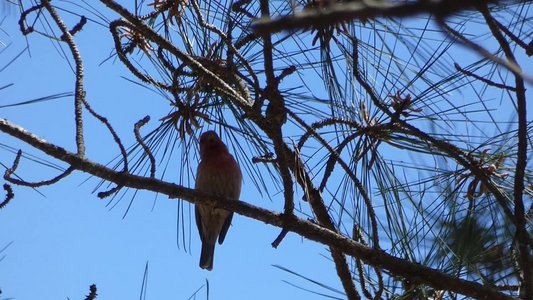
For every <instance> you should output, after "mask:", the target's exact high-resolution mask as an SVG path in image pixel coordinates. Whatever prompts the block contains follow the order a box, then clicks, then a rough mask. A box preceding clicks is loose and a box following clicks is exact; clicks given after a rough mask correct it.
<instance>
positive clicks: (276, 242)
mask: <svg viewBox="0 0 533 300" xmlns="http://www.w3.org/2000/svg"><path fill="white" fill-rule="evenodd" d="M287 233H289V230H288V229H287V228H282V229H281V232H280V233H279V235H278V237H277V238H276V239H275V240H274V241H273V242H272V244H271V245H272V247H273V248H274V249H277V248H278V246H279V244H280V243H281V241H282V240H283V239H284V238H285V236H286V235H287Z"/></svg>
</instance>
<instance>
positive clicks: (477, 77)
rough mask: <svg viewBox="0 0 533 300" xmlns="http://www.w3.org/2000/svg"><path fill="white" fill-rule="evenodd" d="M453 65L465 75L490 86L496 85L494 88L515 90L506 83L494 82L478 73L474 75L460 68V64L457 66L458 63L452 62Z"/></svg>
mask: <svg viewBox="0 0 533 300" xmlns="http://www.w3.org/2000/svg"><path fill="white" fill-rule="evenodd" d="M453 65H454V66H455V69H456V70H457V71H459V72H461V73H463V74H465V75H466V76H470V77H473V78H474V79H476V80H479V81H481V82H484V83H486V84H487V85H490V86H493V87H496V88H499V89H506V90H509V91H513V92H515V91H516V88H515V87H512V86H508V85H505V84H502V83H497V82H494V81H492V80H489V79H486V78H483V77H481V76H479V75H476V74H474V73H473V72H470V71H467V70H465V69H463V68H461V66H459V64H458V63H454V64H453Z"/></svg>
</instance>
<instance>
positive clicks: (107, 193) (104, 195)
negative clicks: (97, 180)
mask: <svg viewBox="0 0 533 300" xmlns="http://www.w3.org/2000/svg"><path fill="white" fill-rule="evenodd" d="M123 187H124V186H123V185H117V186H115V187H113V188H111V189H110V190H107V191H105V192H99V193H98V194H97V196H98V198H100V199H104V198H107V197H109V196H111V195H113V194H114V193H116V192H118V191H120V189H121V188H123Z"/></svg>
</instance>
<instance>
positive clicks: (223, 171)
mask: <svg viewBox="0 0 533 300" xmlns="http://www.w3.org/2000/svg"><path fill="white" fill-rule="evenodd" d="M200 159H201V161H200V164H199V165H198V172H197V174H196V190H198V191H202V192H204V193H208V194H214V195H220V196H225V197H227V198H230V199H232V200H233V199H234V200H238V199H239V195H240V194H241V185H242V174H241V169H240V168H239V165H238V164H237V162H236V161H235V158H233V156H232V155H231V154H230V153H229V151H228V147H226V145H225V144H224V143H223V142H222V140H221V139H220V138H219V137H218V135H217V134H216V133H215V132H214V131H206V132H204V133H203V134H202V135H201V136H200ZM195 214H196V226H198V232H199V233H200V239H201V240H202V254H201V255H200V268H202V269H207V270H212V269H213V255H214V253H215V242H216V240H217V238H218V243H219V244H222V242H224V238H225V237H226V233H227V232H228V229H229V226H230V224H231V219H232V217H233V212H229V211H227V210H223V209H218V208H213V207H210V206H206V205H201V204H196V209H195Z"/></svg>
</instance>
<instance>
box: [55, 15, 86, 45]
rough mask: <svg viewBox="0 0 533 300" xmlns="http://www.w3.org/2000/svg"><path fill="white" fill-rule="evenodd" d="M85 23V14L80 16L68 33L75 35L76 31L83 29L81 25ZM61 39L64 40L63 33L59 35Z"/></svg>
mask: <svg viewBox="0 0 533 300" xmlns="http://www.w3.org/2000/svg"><path fill="white" fill-rule="evenodd" d="M85 24H87V18H86V17H85V16H81V18H80V21H79V22H78V24H76V25H74V27H72V29H71V30H69V33H70V35H72V36H74V35H76V33H78V32H79V31H80V30H82V29H83V26H85ZM61 40H62V41H66V37H65V35H62V36H61Z"/></svg>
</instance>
